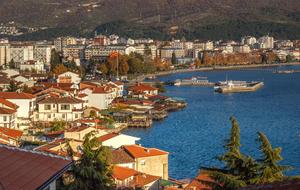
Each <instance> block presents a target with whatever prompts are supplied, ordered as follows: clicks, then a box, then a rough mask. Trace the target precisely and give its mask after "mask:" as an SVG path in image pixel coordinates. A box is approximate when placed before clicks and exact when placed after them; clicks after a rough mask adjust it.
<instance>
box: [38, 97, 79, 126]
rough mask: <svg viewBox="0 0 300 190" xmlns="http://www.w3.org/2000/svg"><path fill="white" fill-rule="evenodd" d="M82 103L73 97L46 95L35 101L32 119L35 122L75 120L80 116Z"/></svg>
mask: <svg viewBox="0 0 300 190" xmlns="http://www.w3.org/2000/svg"><path fill="white" fill-rule="evenodd" d="M83 103H84V102H83V101H82V100H79V99H77V98H73V97H46V98H44V99H42V100H40V101H39V102H37V110H36V111H35V112H34V118H33V120H34V121H37V122H52V121H56V120H63V121H67V122H71V121H76V120H78V119H81V118H82V115H83V109H84V107H83Z"/></svg>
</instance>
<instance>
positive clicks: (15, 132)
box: [0, 127, 23, 139]
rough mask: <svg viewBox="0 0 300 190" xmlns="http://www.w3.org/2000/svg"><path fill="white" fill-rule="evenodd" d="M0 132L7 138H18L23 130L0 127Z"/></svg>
mask: <svg viewBox="0 0 300 190" xmlns="http://www.w3.org/2000/svg"><path fill="white" fill-rule="evenodd" d="M0 134H3V135H5V136H7V137H9V138H13V139H18V138H20V137H21V136H22V135H23V132H22V131H19V130H15V129H9V128H6V127H0Z"/></svg>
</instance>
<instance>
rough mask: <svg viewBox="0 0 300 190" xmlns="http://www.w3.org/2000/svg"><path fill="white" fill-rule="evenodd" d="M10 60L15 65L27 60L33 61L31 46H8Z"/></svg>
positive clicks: (32, 48)
mask: <svg viewBox="0 0 300 190" xmlns="http://www.w3.org/2000/svg"><path fill="white" fill-rule="evenodd" d="M10 59H12V60H14V62H16V63H23V62H25V61H28V60H34V46H33V45H12V46H10Z"/></svg>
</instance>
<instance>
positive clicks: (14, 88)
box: [7, 80, 19, 92]
mask: <svg viewBox="0 0 300 190" xmlns="http://www.w3.org/2000/svg"><path fill="white" fill-rule="evenodd" d="M18 89H19V87H18V85H17V84H16V82H15V81H13V80H12V81H10V82H9V86H8V88H7V91H8V92H16V91H17V90H18Z"/></svg>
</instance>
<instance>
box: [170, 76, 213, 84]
mask: <svg viewBox="0 0 300 190" xmlns="http://www.w3.org/2000/svg"><path fill="white" fill-rule="evenodd" d="M174 85H175V86H188V85H189V86H193V85H195V86H209V85H212V83H210V82H209V81H208V80H207V77H192V78H191V79H177V80H175V82H174Z"/></svg>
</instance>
